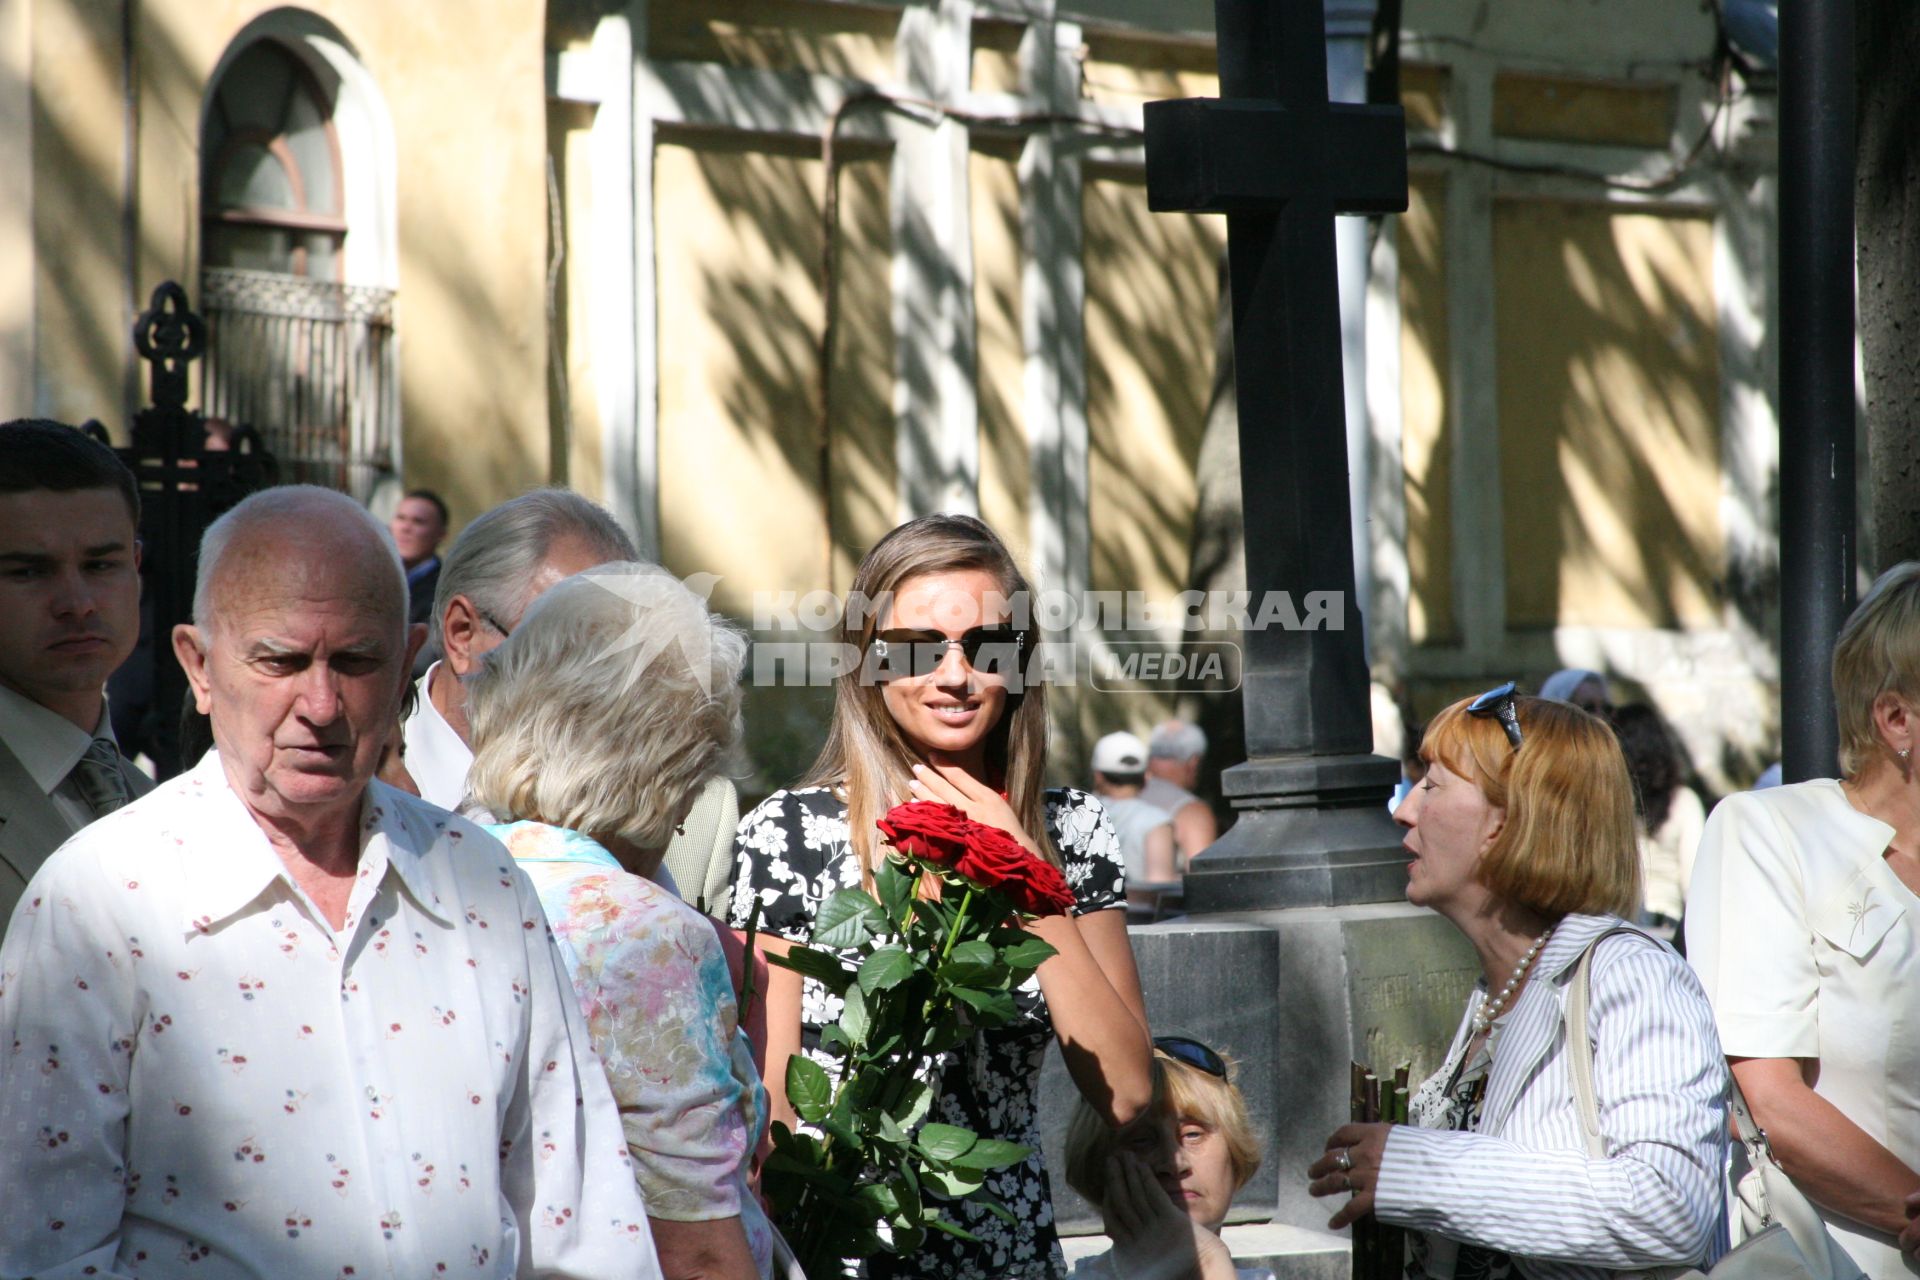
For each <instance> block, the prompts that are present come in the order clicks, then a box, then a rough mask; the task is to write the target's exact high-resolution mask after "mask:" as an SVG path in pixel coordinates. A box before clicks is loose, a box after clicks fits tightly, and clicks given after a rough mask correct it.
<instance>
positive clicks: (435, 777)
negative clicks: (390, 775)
mask: <svg viewBox="0 0 1920 1280" xmlns="http://www.w3.org/2000/svg"><path fill="white" fill-rule="evenodd" d="M442 665H443V664H442V663H439V662H435V663H434V664H433V665H432V666H430V667H428V668H427V670H426V674H424V675H422V676H421V677H420V679H419V680H418V681H416V682H415V688H417V689H418V690H419V695H418V696H417V697H416V698H415V699H414V703H413V714H412V715H411V716H409V717H407V721H406V724H405V725H404V726H402V729H401V732H402V733H404V734H405V735H406V742H407V772H408V773H410V774H412V775H413V780H414V782H415V784H416V785H418V786H419V788H420V798H421V799H423V800H425V801H427V803H429V804H434V805H438V806H439V807H440V808H442V809H446V810H449V811H452V810H457V809H459V808H460V803H461V801H463V800H464V799H466V794H467V770H468V769H469V768H471V767H472V765H473V752H472V751H471V750H470V749H469V748H468V747H467V744H466V742H465V741H464V740H463V739H462V738H461V737H460V735H459V734H457V733H455V732H454V730H453V726H452V725H450V724H448V723H447V719H446V717H445V716H443V715H441V714H440V708H438V707H436V706H434V705H433V673H434V672H436V671H438V670H440V668H441V666H442ZM456 678H457V677H455V676H454V674H453V672H452V671H451V670H449V671H448V672H447V679H449V680H452V679H456Z"/></svg>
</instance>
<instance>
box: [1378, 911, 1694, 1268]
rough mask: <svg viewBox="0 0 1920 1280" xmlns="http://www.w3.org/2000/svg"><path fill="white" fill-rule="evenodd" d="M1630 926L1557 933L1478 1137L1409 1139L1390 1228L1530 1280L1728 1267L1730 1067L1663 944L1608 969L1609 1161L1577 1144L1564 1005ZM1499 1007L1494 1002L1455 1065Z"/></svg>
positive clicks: (1602, 1048) (1394, 1167)
mask: <svg viewBox="0 0 1920 1280" xmlns="http://www.w3.org/2000/svg"><path fill="white" fill-rule="evenodd" d="M1621 923H1622V922H1621V921H1620V920H1618V919H1616V918H1614V917H1612V916H1583V915H1573V916H1568V917H1566V919H1564V920H1562V921H1561V922H1560V925H1559V927H1558V928H1556V929H1555V930H1554V931H1553V936H1552V938H1550V939H1549V940H1548V942H1547V945H1546V946H1545V947H1544V948H1543V949H1542V950H1541V953H1540V957H1539V959H1538V960H1536V961H1535V968H1534V973H1533V979H1532V981H1530V982H1528V983H1527V985H1526V988H1525V990H1523V991H1522V992H1521V994H1520V998H1519V1000H1518V1001H1517V1002H1516V1004H1515V1005H1514V1008H1513V1010H1512V1012H1511V1013H1510V1014H1508V1015H1507V1016H1506V1017H1505V1018H1504V1019H1503V1020H1502V1021H1503V1023H1504V1025H1503V1027H1502V1029H1501V1030H1499V1031H1498V1032H1497V1033H1496V1036H1495V1040H1494V1053H1493V1070H1492V1072H1491V1074H1490V1076H1489V1078H1488V1080H1487V1093H1486V1098H1485V1101H1484V1103H1483V1105H1482V1107H1481V1115H1480V1127H1479V1129H1478V1130H1476V1131H1474V1132H1471V1133H1456V1132H1450V1131H1446V1130H1436V1129H1416V1128H1412V1127H1410V1126H1407V1125H1396V1126H1394V1128H1393V1129H1392V1131H1391V1132H1390V1134H1389V1136H1388V1139H1387V1147H1386V1152H1385V1155H1384V1157H1383V1160H1382V1163H1381V1168H1380V1182H1379V1186H1378V1188H1377V1189H1376V1192H1375V1199H1374V1212H1375V1213H1376V1214H1377V1215H1378V1216H1379V1218H1380V1219H1381V1220H1382V1221H1383V1222H1389V1223H1394V1224H1397V1225H1400V1226H1406V1227H1412V1228H1415V1229H1417V1230H1421V1231H1429V1232H1435V1233H1437V1234H1439V1235H1443V1236H1446V1237H1449V1238H1450V1239H1454V1240H1458V1241H1461V1242H1463V1243H1467V1244H1475V1245H1480V1246H1482V1247H1485V1248H1490V1249H1498V1250H1501V1251H1503V1252H1506V1253H1509V1254H1511V1255H1513V1257H1514V1261H1515V1263H1516V1265H1517V1266H1518V1268H1519V1270H1520V1271H1522V1272H1523V1273H1524V1274H1525V1275H1526V1276H1528V1277H1529V1280H1600V1278H1601V1277H1603V1276H1606V1274H1607V1273H1608V1272H1609V1271H1613V1270H1621V1269H1628V1268H1640V1267H1655V1266H1668V1265H1673V1264H1688V1265H1701V1264H1705V1263H1710V1262H1712V1261H1713V1260H1714V1259H1715V1258H1717V1257H1719V1256H1720V1254H1721V1253H1722V1252H1724V1250H1725V1240H1726V1214H1725V1206H1724V1195H1723V1191H1722V1185H1723V1184H1722V1171H1723V1169H1724V1168H1725V1165H1726V1158H1727V1104H1726V1098H1727V1082H1728V1078H1727V1064H1726V1059H1725V1058H1724V1057H1723V1056H1722V1055H1721V1052H1720V1039H1719V1036H1718V1035H1717V1034H1716V1033H1715V1031H1714V1023H1713V1010H1712V1009H1711V1008H1710V1007H1709V1006H1708V1004H1707V997H1706V993H1705V992H1704V991H1702V990H1701V988H1700V982H1699V980H1698V979H1697V978H1696V977H1695V976H1694V973H1693V970H1691V969H1690V968H1688V967H1687V962H1686V961H1685V960H1682V959H1681V958H1680V957H1679V955H1678V954H1676V953H1675V952H1674V950H1673V949H1672V948H1671V947H1669V946H1667V945H1666V944H1665V943H1660V942H1655V941H1653V940H1652V939H1649V938H1645V937H1629V936H1621V937H1614V938H1609V939H1607V940H1606V941H1605V942H1603V943H1601V944H1600V948H1599V950H1598V951H1597V952H1596V953H1595V955H1594V961H1593V1000H1592V1004H1591V1005H1590V1007H1589V1009H1588V1014H1587V1017H1588V1024H1587V1025H1588V1032H1589V1034H1590V1036H1591V1038H1592V1040H1593V1084H1594V1093H1595V1095H1596V1098H1597V1101H1598V1103H1599V1111H1600V1131H1601V1133H1602V1135H1603V1136H1604V1137H1605V1138H1606V1142H1607V1153H1608V1154H1607V1158H1606V1159H1604V1160H1596V1159H1593V1158H1592V1157H1591V1156H1589V1155H1588V1154H1587V1149H1586V1143H1585V1141H1584V1140H1583V1139H1582V1137H1581V1134H1580V1122H1579V1118H1578V1116H1577V1114H1576V1111H1575V1104H1574V1100H1573V1081H1572V1077H1571V1075H1570V1074H1569V1072H1568V1066H1567V1055H1566V1043H1567V1042H1566V1034H1565V1021H1564V1017H1565V1012H1564V1011H1565V1007H1566V996H1567V989H1568V986H1569V984H1570V983H1571V981H1572V979H1573V974H1574V969H1575V966H1576V965H1577V963H1578V961H1579V959H1580V955H1581V953H1582V952H1583V951H1585V950H1586V948H1587V944H1588V943H1590V942H1592V941H1593V939H1594V938H1596V937H1598V936H1599V935H1600V934H1602V933H1604V932H1606V931H1607V930H1608V929H1611V928H1614V927H1616V926H1618V925H1619V924H1621ZM1485 999H1486V990H1485V987H1484V984H1482V986H1481V987H1479V988H1477V989H1476V990H1475V992H1474V994H1473V996H1472V998H1471V999H1469V1001H1468V1002H1467V1012H1466V1016H1465V1017H1463V1018H1462V1020H1461V1025H1460V1030H1459V1031H1458V1033H1456V1035H1455V1037H1454V1045H1455V1047H1456V1048H1457V1047H1458V1046H1459V1045H1460V1044H1462V1043H1463V1042H1464V1041H1465V1040H1466V1038H1467V1037H1468V1036H1469V1035H1470V1034H1471V1031H1472V1019H1473V1014H1474V1012H1475V1010H1477V1009H1478V1008H1479V1007H1480V1004H1481V1002H1482V1001H1484V1000H1485Z"/></svg>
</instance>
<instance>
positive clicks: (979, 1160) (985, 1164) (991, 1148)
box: [950, 1138, 1031, 1173]
mask: <svg viewBox="0 0 1920 1280" xmlns="http://www.w3.org/2000/svg"><path fill="white" fill-rule="evenodd" d="M1030 1151H1031V1148H1029V1147H1023V1146H1021V1145H1020V1144H1019V1143H1017V1142H1002V1141H1001V1140H1000V1139H998V1138H982V1139H980V1141H979V1142H977V1143H975V1144H974V1145H973V1146H972V1147H971V1148H969V1149H968V1150H967V1151H966V1153H965V1154H963V1155H957V1156H955V1157H953V1159H952V1161H951V1162H950V1163H951V1164H952V1165H953V1166H954V1167H955V1168H956V1169H978V1170H980V1171H981V1172H983V1173H984V1172H987V1171H989V1170H992V1169H1004V1168H1006V1167H1007V1166H1009V1165H1015V1164H1019V1163H1020V1162H1021V1161H1022V1160H1025V1159H1026V1158H1027V1155H1028V1153H1029V1152H1030Z"/></svg>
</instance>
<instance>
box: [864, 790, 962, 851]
mask: <svg viewBox="0 0 1920 1280" xmlns="http://www.w3.org/2000/svg"><path fill="white" fill-rule="evenodd" d="M875 825H877V826H878V827H879V828H880V834H881V835H883V836H885V837H886V838H887V843H888V844H890V845H892V846H893V847H894V848H896V849H898V850H899V851H900V852H901V853H904V854H906V855H907V856H908V857H909V858H919V859H922V860H923V861H926V862H933V863H938V864H939V865H940V866H943V867H950V866H952V865H953V864H954V863H956V862H958V861H959V860H960V855H961V854H963V853H965V852H966V848H967V838H968V834H969V831H970V829H971V828H972V827H973V825H974V823H973V820H972V819H970V818H968V817H967V815H966V814H964V813H962V812H961V811H960V810H958V809H956V808H954V807H953V806H952V805H950V804H938V803H936V802H934V801H932V800H916V801H914V802H913V803H912V804H900V805H895V806H894V807H893V808H891V809H889V810H888V811H887V816H886V817H884V818H882V819H880V821H879V822H878V823H877V824H875Z"/></svg>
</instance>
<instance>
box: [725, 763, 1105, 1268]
mask: <svg viewBox="0 0 1920 1280" xmlns="http://www.w3.org/2000/svg"><path fill="white" fill-rule="evenodd" d="M879 828H880V833H881V835H882V836H884V837H885V839H886V842H887V844H888V845H889V846H890V849H889V852H888V854H887V856H886V857H885V858H884V859H883V860H881V862H880V864H879V866H878V867H877V868H875V870H874V874H873V887H872V889H871V891H869V890H867V889H843V890H841V891H840V892H838V893H836V894H834V895H833V896H832V897H830V898H828V899H827V900H826V901H825V902H824V903H822V904H821V906H820V910H819V912H818V913H817V914H816V916H815V917H814V929H813V936H812V939H811V941H810V943H809V945H807V946H796V947H794V948H793V949H792V950H791V951H789V952H788V953H786V954H785V955H769V956H768V957H767V959H768V961H769V962H770V963H773V964H778V965H782V966H783V967H785V968H789V969H792V970H795V971H796V972H798V973H800V974H801V975H802V976H803V977H805V978H808V979H811V980H813V981H814V982H817V983H819V984H821V985H822V986H823V987H825V988H826V989H827V991H828V992H830V993H832V994H833V995H835V996H838V997H839V998H840V1000H841V1002H842V1009H841V1013H840V1016H839V1018H838V1019H837V1020H835V1021H834V1022H832V1023H831V1024H829V1025H827V1026H826V1027H824V1028H822V1030H821V1034H820V1051H821V1053H822V1054H824V1055H826V1057H827V1058H828V1059H829V1061H830V1063H831V1069H832V1070H831V1074H830V1073H829V1067H828V1066H825V1065H822V1063H821V1062H820V1061H818V1060H817V1059H816V1058H815V1057H813V1056H809V1055H807V1054H796V1055H795V1056H794V1057H792V1058H790V1059H789V1060H788V1063H787V1075H786V1085H787V1097H788V1099H789V1100H790V1101H791V1102H792V1103H793V1108H794V1110H795V1112H796V1113H798V1115H799V1116H800V1118H801V1120H802V1121H804V1122H805V1128H804V1129H803V1130H802V1131H800V1132H794V1131H793V1130H790V1129H788V1128H787V1127H786V1126H785V1125H783V1124H778V1123H776V1124H775V1125H774V1127H773V1145H774V1150H773V1153H772V1154H771V1155H770V1156H768V1158H767V1161H766V1164H765V1166H764V1168H763V1170H762V1173H761V1186H762V1189H763V1190H764V1192H765V1194H766V1197H767V1200H768V1203H769V1204H770V1205H771V1207H772V1209H773V1213H774V1217H775V1220H776V1221H777V1222H778V1223H779V1225H780V1229H781V1231H782V1233H783V1234H784V1235H785V1236H786V1238H787V1240H788V1242H789V1243H790V1244H792V1246H793V1249H794V1252H795V1254H796V1256H797V1257H798V1259H799V1261H800V1263H801V1266H802V1267H803V1268H804V1269H805V1271H806V1273H807V1274H808V1275H810V1276H815V1277H821V1276H831V1275H837V1274H839V1272H840V1270H841V1262H840V1260H841V1259H845V1258H859V1257H866V1256H869V1255H871V1254H875V1253H893V1254H909V1253H912V1252H913V1251H914V1250H915V1249H917V1248H918V1247H919V1246H920V1243H921V1242H922V1241H923V1240H924V1239H925V1238H926V1236H927V1233H928V1232H929V1231H941V1232H946V1233H948V1234H950V1235H958V1236H967V1232H966V1230H965V1229H964V1228H962V1227H961V1226H959V1225H958V1224H957V1223H955V1222H954V1221H953V1220H952V1219H951V1218H949V1217H948V1216H947V1215H946V1214H945V1213H944V1212H943V1211H942V1209H941V1207H940V1206H941V1204H942V1203H943V1202H947V1201H953V1200H962V1199H966V1200H976V1201H981V1202H983V1203H986V1204H987V1205H988V1207H989V1208H990V1209H991V1210H992V1211H993V1212H995V1213H998V1214H1001V1215H1002V1216H1005V1215H1006V1210H1005V1209H1004V1208H1003V1207H1001V1206H999V1205H997V1204H994V1203H993V1202H992V1201H991V1200H990V1199H989V1198H988V1197H987V1196H986V1193H985V1192H984V1191H983V1190H982V1184H983V1182H984V1181H985V1179H986V1176H987V1175H988V1174H989V1173H991V1172H993V1171H994V1170H996V1169H1004V1168H1006V1167H1007V1166H1009V1165H1013V1164H1017V1163H1018V1162H1020V1161H1021V1160H1024V1159H1026V1157H1027V1155H1028V1150H1027V1148H1026V1147H1024V1146H1021V1145H1019V1144H1018V1143H1013V1142H1004V1141H1001V1140H999V1139H997V1138H982V1137H980V1136H978V1135H977V1134H975V1133H973V1132H972V1131H971V1130H968V1129H964V1128H961V1127H960V1126H958V1125H951V1124H941V1123H938V1122H933V1121H929V1120H928V1115H929V1113H930V1111H931V1110H932V1107H933V1104H934V1101H935V1083H936V1082H937V1079H938V1071H937V1069H936V1063H937V1060H938V1059H939V1058H940V1057H941V1056H942V1055H945V1054H947V1053H950V1052H951V1051H953V1050H954V1049H957V1048H959V1047H960V1046H961V1045H962V1044H964V1043H966V1042H967V1041H968V1040H970V1039H971V1038H972V1037H974V1036H975V1035H978V1034H979V1033H980V1032H981V1031H982V1030H985V1029H989V1028H993V1027H999V1026H1004V1025H1006V1024H1007V1023H1009V1022H1011V1021H1013V1020H1014V1019H1015V1018H1016V1017H1018V1016H1019V1005H1018V1003H1017V1002H1016V1000H1015V998H1014V993H1015V992H1016V991H1017V990H1018V989H1019V988H1020V986H1021V985H1022V984H1023V983H1025V982H1026V980H1027V979H1028V978H1029V977H1031V976H1032V974H1033V972H1034V970H1035V969H1037V968H1039V967H1040V964H1041V963H1042V962H1043V961H1045V960H1046V959H1047V958H1048V957H1050V956H1052V955H1053V954H1054V950H1053V948H1052V947H1051V946H1049V945H1048V944H1047V943H1046V942H1044V941H1042V940H1041V939H1039V938H1036V937H1034V936H1033V935H1032V934H1029V933H1028V932H1027V931H1026V930H1024V929H1022V928H1020V927H1018V919H1019V917H1021V916H1045V915H1059V914H1061V913H1063V912H1066V911H1070V910H1072V908H1073V906H1074V901H1075V900H1074V896H1073V891H1072V890H1071V889H1070V888H1068V886H1067V881H1066V877H1065V876H1063V875H1061V874H1060V872H1059V870H1058V869H1057V868H1055V867H1052V866H1050V865H1048V864H1047V863H1045V862H1042V861H1041V860H1040V859H1039V858H1036V857H1035V856H1034V855H1033V854H1031V853H1029V852H1028V851H1027V850H1026V849H1025V848H1023V847H1022V846H1021V845H1020V843H1019V841H1017V840H1015V839H1014V838H1013V837H1012V836H1011V835H1009V834H1008V833H1006V832H1005V831H1002V830H1000V829H999V828H998V827H991V826H987V825H986V824H984V823H979V822H975V821H973V820H972V819H970V818H968V817H967V815H966V814H965V813H963V812H961V811H960V810H959V809H957V808H955V807H953V806H952V805H947V804H938V803H935V802H933V801H926V800H922V801H915V802H914V803H911V804H903V805H899V806H897V807H895V808H894V809H893V810H891V811H890V812H889V813H888V814H887V816H886V817H885V818H882V819H881V820H880V822H879ZM928 876H931V877H933V878H935V879H938V880H939V881H941V882H942V883H943V884H944V885H945V886H946V887H947V888H948V889H950V890H953V891H954V892H945V893H941V894H939V895H937V896H935V895H931V894H924V893H921V892H918V887H919V885H920V883H921V881H922V879H923V878H925V877H928Z"/></svg>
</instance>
